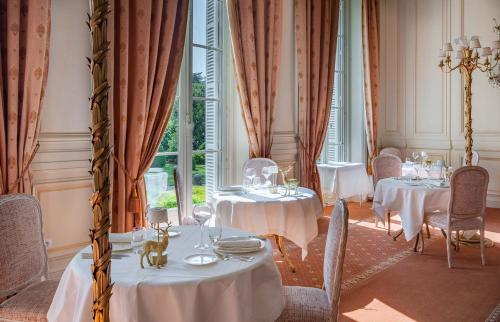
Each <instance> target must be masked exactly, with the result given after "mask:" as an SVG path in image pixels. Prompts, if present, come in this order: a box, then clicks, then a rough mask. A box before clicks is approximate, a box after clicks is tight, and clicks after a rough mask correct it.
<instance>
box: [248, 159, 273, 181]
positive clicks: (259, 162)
mask: <svg viewBox="0 0 500 322" xmlns="http://www.w3.org/2000/svg"><path fill="white" fill-rule="evenodd" d="M271 166H276V167H277V166H278V164H277V163H276V162H274V161H273V160H271V159H267V158H253V159H249V160H247V161H245V163H244V164H243V172H242V173H243V175H244V174H245V170H246V169H248V168H254V169H255V172H256V173H257V176H258V177H260V179H261V180H264V179H265V178H264V177H263V176H262V169H263V168H264V167H271ZM262 182H264V181H262Z"/></svg>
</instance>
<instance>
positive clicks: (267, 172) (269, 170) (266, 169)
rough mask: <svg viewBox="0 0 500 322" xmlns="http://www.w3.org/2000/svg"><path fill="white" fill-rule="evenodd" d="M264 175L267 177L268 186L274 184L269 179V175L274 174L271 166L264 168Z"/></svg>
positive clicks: (266, 183)
mask: <svg viewBox="0 0 500 322" xmlns="http://www.w3.org/2000/svg"><path fill="white" fill-rule="evenodd" d="M262 175H263V176H264V178H266V182H265V183H264V185H265V186H266V187H268V186H270V185H272V183H271V181H270V180H269V177H271V175H272V173H271V169H270V168H269V167H264V168H262Z"/></svg>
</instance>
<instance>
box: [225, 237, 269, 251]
mask: <svg viewBox="0 0 500 322" xmlns="http://www.w3.org/2000/svg"><path fill="white" fill-rule="evenodd" d="M217 246H218V248H219V249H230V248H231V249H235V248H237V249H241V248H252V249H253V248H259V247H260V241H259V240H258V239H254V238H248V239H238V240H220V241H218V242H217Z"/></svg>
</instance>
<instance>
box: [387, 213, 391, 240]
mask: <svg viewBox="0 0 500 322" xmlns="http://www.w3.org/2000/svg"><path fill="white" fill-rule="evenodd" d="M387 235H389V236H390V235H391V212H387Z"/></svg>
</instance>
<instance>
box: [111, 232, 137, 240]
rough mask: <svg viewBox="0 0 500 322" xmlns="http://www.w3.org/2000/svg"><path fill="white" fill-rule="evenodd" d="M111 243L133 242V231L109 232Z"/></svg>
mask: <svg viewBox="0 0 500 322" xmlns="http://www.w3.org/2000/svg"><path fill="white" fill-rule="evenodd" d="M109 242H110V243H131V242H132V232H128V233H109Z"/></svg>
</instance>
